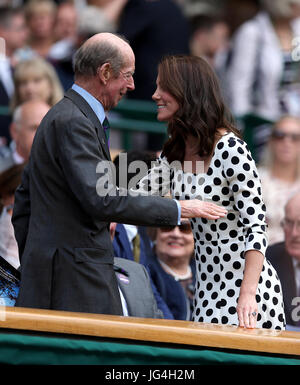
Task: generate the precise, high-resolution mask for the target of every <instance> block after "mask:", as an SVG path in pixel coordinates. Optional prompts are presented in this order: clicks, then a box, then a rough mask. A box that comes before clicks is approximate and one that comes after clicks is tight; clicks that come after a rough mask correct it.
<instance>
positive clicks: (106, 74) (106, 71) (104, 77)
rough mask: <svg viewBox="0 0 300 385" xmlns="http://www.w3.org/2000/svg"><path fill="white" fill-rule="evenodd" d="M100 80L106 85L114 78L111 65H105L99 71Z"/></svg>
mask: <svg viewBox="0 0 300 385" xmlns="http://www.w3.org/2000/svg"><path fill="white" fill-rule="evenodd" d="M98 76H99V79H100V80H101V82H102V83H103V84H106V83H107V82H108V81H109V79H110V78H111V76H112V69H111V65H110V63H104V64H102V66H101V67H99V69H98Z"/></svg>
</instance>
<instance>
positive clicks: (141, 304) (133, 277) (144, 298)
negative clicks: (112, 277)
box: [114, 257, 164, 318]
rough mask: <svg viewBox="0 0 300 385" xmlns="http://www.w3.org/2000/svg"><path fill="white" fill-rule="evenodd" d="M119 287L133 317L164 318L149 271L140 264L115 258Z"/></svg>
mask: <svg viewBox="0 0 300 385" xmlns="http://www.w3.org/2000/svg"><path fill="white" fill-rule="evenodd" d="M114 266H115V267H119V268H121V269H117V270H115V273H116V276H117V279H118V284H119V287H120V289H121V291H122V293H123V295H124V298H125V300H126V304H127V309H128V314H129V315H130V316H132V317H143V318H164V317H163V314H162V312H161V311H160V310H159V309H158V307H157V304H156V301H155V298H154V295H153V291H152V287H151V283H150V278H149V275H148V273H147V270H146V269H145V267H144V266H143V265H141V264H140V263H136V262H134V261H129V260H127V259H124V258H116V257H115V258H114Z"/></svg>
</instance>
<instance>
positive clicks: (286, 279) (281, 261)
mask: <svg viewBox="0 0 300 385" xmlns="http://www.w3.org/2000/svg"><path fill="white" fill-rule="evenodd" d="M281 224H282V227H283V231H284V241H283V242H280V243H276V244H274V245H272V246H269V247H268V249H267V253H266V258H267V259H268V260H269V261H270V262H271V264H272V265H273V266H274V268H275V269H276V271H277V274H278V276H279V279H280V281H281V285H282V292H283V301H284V308H285V318H286V323H287V329H289V325H291V326H294V327H298V330H299V331H300V312H299V305H300V190H299V191H298V192H297V193H295V194H294V195H293V196H292V197H291V198H290V199H289V201H288V202H287V204H286V206H285V216H284V218H283V220H282V222H281ZM266 284H267V282H266ZM297 309H298V310H297Z"/></svg>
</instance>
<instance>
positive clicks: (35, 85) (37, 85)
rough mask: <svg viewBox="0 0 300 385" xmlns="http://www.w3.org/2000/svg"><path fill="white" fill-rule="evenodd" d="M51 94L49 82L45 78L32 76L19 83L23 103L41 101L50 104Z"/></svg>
mask: <svg viewBox="0 0 300 385" xmlns="http://www.w3.org/2000/svg"><path fill="white" fill-rule="evenodd" d="M51 92H52V90H51V86H50V83H49V80H48V79H47V78H46V77H45V76H41V75H34V74H31V75H29V76H27V77H26V78H24V79H23V80H21V81H20V83H19V95H20V99H21V102H24V101H28V100H35V99H39V100H42V101H44V102H46V103H48V102H49V99H50V95H51Z"/></svg>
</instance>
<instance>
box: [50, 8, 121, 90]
mask: <svg viewBox="0 0 300 385" xmlns="http://www.w3.org/2000/svg"><path fill="white" fill-rule="evenodd" d="M76 24H77V30H76V36H75V39H70V38H67V39H63V40H59V41H57V42H56V43H55V44H53V46H52V47H51V49H50V51H49V53H48V57H47V59H48V60H49V62H50V63H51V64H52V65H53V66H54V68H55V70H56V73H57V75H58V77H59V79H60V81H61V83H62V86H63V88H64V90H67V89H69V88H70V87H71V86H72V84H73V83H74V71H73V55H74V53H75V51H76V50H77V49H78V48H79V47H80V46H81V45H82V44H83V43H84V41H85V40H87V39H88V38H90V37H91V36H93V35H95V34H96V33H100V32H115V29H116V27H115V24H114V23H112V22H111V21H110V20H109V18H108V17H107V15H106V13H105V12H104V10H103V9H101V8H99V7H95V6H89V5H88V6H85V7H83V8H82V9H80V11H78V19H77V23H76Z"/></svg>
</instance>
